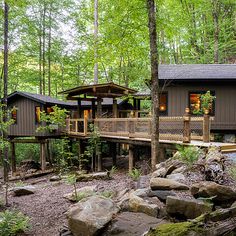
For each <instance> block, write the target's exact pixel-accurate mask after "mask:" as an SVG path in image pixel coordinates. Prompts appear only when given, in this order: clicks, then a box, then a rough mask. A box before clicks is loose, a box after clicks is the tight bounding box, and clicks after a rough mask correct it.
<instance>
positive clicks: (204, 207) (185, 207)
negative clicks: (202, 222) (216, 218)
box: [166, 196, 212, 219]
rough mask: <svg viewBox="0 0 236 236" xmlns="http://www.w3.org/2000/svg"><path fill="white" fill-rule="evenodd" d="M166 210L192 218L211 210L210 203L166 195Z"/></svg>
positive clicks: (175, 214) (172, 213)
mask: <svg viewBox="0 0 236 236" xmlns="http://www.w3.org/2000/svg"><path fill="white" fill-rule="evenodd" d="M166 210H167V213H169V214H170V215H174V216H181V217H185V218H186V219H194V218H196V217H198V216H200V215H201V214H204V213H207V212H211V211H212V204H209V203H204V202H203V201H200V200H195V199H193V200H192V199H183V198H178V197H173V196H168V197H167V200H166Z"/></svg>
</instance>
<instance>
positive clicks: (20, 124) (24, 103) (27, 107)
mask: <svg viewBox="0 0 236 236" xmlns="http://www.w3.org/2000/svg"><path fill="white" fill-rule="evenodd" d="M8 106H9V108H12V107H13V106H15V107H16V108H17V123H16V124H13V125H11V126H10V128H9V131H8V135H9V136H15V137H28V136H37V137H44V136H55V135H58V134H59V133H50V134H49V133H45V132H36V129H37V128H38V127H39V125H36V123H35V107H36V106H42V104H40V103H38V102H35V101H32V100H30V99H28V98H24V97H19V98H17V100H16V101H14V102H12V103H10V104H8Z"/></svg>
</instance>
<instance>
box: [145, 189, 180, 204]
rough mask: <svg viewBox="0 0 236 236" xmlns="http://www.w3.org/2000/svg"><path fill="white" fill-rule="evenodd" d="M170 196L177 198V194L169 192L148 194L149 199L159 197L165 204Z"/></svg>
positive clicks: (157, 191) (158, 191) (160, 191)
mask: <svg viewBox="0 0 236 236" xmlns="http://www.w3.org/2000/svg"><path fill="white" fill-rule="evenodd" d="M168 196H176V193H175V192H173V191H168V190H155V191H150V192H149V193H148V197H157V198H158V199H160V200H161V201H162V202H165V201H166V199H167V197H168Z"/></svg>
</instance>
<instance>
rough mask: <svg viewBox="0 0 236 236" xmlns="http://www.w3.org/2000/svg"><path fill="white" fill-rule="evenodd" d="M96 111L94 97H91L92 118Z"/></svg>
mask: <svg viewBox="0 0 236 236" xmlns="http://www.w3.org/2000/svg"><path fill="white" fill-rule="evenodd" d="M95 116H96V111H95V99H92V119H95V118H96V117H95Z"/></svg>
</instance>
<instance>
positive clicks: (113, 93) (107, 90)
mask: <svg viewBox="0 0 236 236" xmlns="http://www.w3.org/2000/svg"><path fill="white" fill-rule="evenodd" d="M136 92H137V91H136V90H134V89H130V88H128V87H124V86H121V85H118V84H115V83H113V82H110V83H103V84H92V85H82V86H78V87H75V88H72V89H68V90H65V91H62V92H60V94H66V98H67V99H68V100H76V101H77V102H78V115H79V117H81V115H82V114H81V110H82V109H81V101H90V102H91V109H92V118H93V119H94V118H100V117H101V116H102V102H103V100H104V99H106V98H110V99H113V106H112V113H113V117H114V118H115V117H118V110H117V98H121V97H128V96H129V95H133V94H135V93H136Z"/></svg>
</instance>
